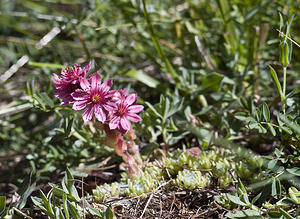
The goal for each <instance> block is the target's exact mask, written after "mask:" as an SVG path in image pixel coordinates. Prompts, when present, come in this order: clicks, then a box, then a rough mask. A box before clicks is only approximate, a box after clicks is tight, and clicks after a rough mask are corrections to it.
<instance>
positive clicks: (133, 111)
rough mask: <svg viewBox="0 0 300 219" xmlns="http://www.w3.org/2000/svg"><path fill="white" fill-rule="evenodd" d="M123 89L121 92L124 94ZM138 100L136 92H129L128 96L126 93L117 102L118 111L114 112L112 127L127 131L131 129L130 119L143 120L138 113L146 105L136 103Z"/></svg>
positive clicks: (110, 123) (133, 120) (134, 120)
mask: <svg viewBox="0 0 300 219" xmlns="http://www.w3.org/2000/svg"><path fill="white" fill-rule="evenodd" d="M123 91H124V90H123ZM123 91H122V93H121V94H124V93H123ZM125 91H126V90H125ZM136 101H137V96H136V94H129V95H127V96H126V95H125V94H124V96H123V97H122V99H121V100H120V101H119V103H118V104H117V107H118V109H117V111H115V112H114V114H113V118H112V120H111V121H110V122H109V128H110V129H118V130H119V131H120V132H122V133H126V132H127V131H129V130H130V129H131V124H130V122H129V120H130V121H132V122H139V121H141V120H142V119H141V117H139V116H138V115H137V113H139V112H141V111H142V110H143V109H144V106H142V105H135V103H136Z"/></svg>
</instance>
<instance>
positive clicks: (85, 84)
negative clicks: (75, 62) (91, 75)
mask: <svg viewBox="0 0 300 219" xmlns="http://www.w3.org/2000/svg"><path fill="white" fill-rule="evenodd" d="M79 81H80V87H81V88H82V89H83V90H84V91H85V92H87V93H89V92H90V90H91V84H90V83H89V82H88V80H87V79H86V78H80V79H79Z"/></svg>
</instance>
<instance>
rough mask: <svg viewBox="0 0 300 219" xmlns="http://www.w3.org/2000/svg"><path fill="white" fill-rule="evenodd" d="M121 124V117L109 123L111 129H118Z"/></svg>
mask: <svg viewBox="0 0 300 219" xmlns="http://www.w3.org/2000/svg"><path fill="white" fill-rule="evenodd" d="M119 123H120V116H116V117H115V118H113V119H112V120H111V121H110V122H109V128H110V129H116V128H117V127H118V126H119Z"/></svg>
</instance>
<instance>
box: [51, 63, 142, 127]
mask: <svg viewBox="0 0 300 219" xmlns="http://www.w3.org/2000/svg"><path fill="white" fill-rule="evenodd" d="M90 69H91V62H90V63H89V64H88V65H87V66H85V67H84V68H81V67H80V66H79V65H74V66H72V67H70V68H66V69H63V70H62V71H61V75H60V76H58V75H56V74H54V80H53V84H54V86H55V87H56V92H55V96H56V97H58V98H60V99H62V105H66V104H73V107H72V108H73V109H74V110H76V111H78V110H84V111H83V114H82V118H83V120H84V121H85V122H87V121H90V120H91V119H92V118H93V117H95V118H96V119H97V120H98V121H99V122H101V123H103V124H108V125H109V128H110V129H111V130H114V129H117V130H118V131H120V132H121V133H126V132H127V131H129V130H131V123H130V121H132V122H139V121H141V117H139V116H138V115H137V113H139V112H141V111H142V110H143V109H144V107H143V106H142V105H137V104H136V102H137V95H136V94H126V92H127V91H126V88H124V89H122V90H120V91H118V90H111V87H112V85H113V82H112V79H108V80H106V81H104V82H103V83H102V82H101V76H100V75H99V73H94V74H92V75H90V76H88V77H87V73H88V72H89V70H90Z"/></svg>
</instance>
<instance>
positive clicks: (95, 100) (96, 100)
mask: <svg viewBox="0 0 300 219" xmlns="http://www.w3.org/2000/svg"><path fill="white" fill-rule="evenodd" d="M99 101H100V97H99V95H98V94H94V95H93V96H92V102H93V103H99Z"/></svg>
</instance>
